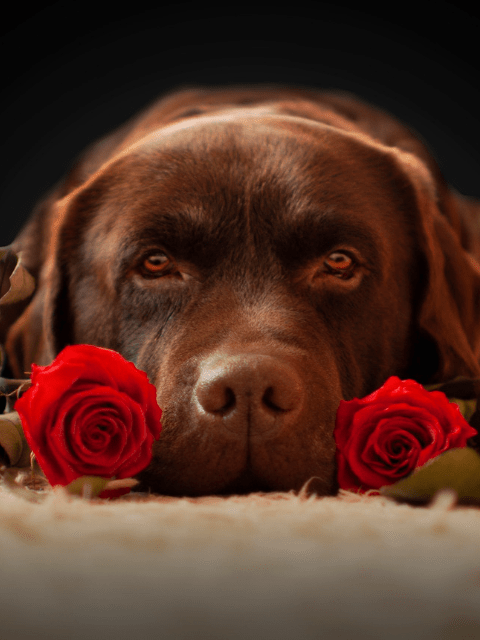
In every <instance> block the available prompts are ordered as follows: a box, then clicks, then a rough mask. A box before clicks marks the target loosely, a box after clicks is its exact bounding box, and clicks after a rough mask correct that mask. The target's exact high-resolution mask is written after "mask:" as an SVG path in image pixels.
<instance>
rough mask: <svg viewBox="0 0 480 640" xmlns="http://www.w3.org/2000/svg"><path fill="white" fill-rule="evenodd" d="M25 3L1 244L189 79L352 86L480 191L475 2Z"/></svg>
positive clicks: (20, 14)
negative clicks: (75, 167)
mask: <svg viewBox="0 0 480 640" xmlns="http://www.w3.org/2000/svg"><path fill="white" fill-rule="evenodd" d="M18 4H19V7H18V9H15V7H14V8H13V13H12V14H11V15H10V16H9V18H8V24H6V23H5V18H4V25H5V26H4V27H3V33H2V38H1V47H2V52H1V53H2V58H1V60H2V85H3V99H2V102H1V107H0V109H1V112H2V125H3V131H2V133H3V135H2V138H3V141H2V155H1V172H2V173H1V181H0V184H1V189H0V216H1V223H2V231H1V233H2V237H1V238H0V244H3V245H5V244H8V243H10V242H11V241H12V239H13V238H14V236H15V234H16V233H17V231H18V230H19V228H20V226H21V224H22V223H23V222H24V221H25V219H26V217H27V215H28V213H29V211H30V210H31V208H32V206H33V204H34V202H35V200H36V199H37V198H39V197H40V196H41V195H42V194H43V193H44V192H45V190H47V189H48V188H50V186H52V185H53V184H54V183H55V182H56V181H57V180H58V179H59V178H60V177H61V175H62V174H63V172H64V171H65V170H66V169H67V168H68V167H69V166H70V165H71V163H72V162H73V160H74V158H75V157H76V156H77V154H78V153H79V152H80V151H81V150H82V149H83V148H84V146H85V145H86V144H88V143H89V142H91V141H93V140H94V139H95V138H97V137H98V136H100V135H102V134H103V133H106V132H107V131H109V130H110V129H112V128H114V127H116V126H117V125H119V124H121V123H122V122H123V121H124V120H125V119H126V118H128V117H129V116H131V115H132V114H133V113H135V111H137V110H138V109H139V108H141V107H142V106H144V105H145V104H146V103H147V102H149V101H151V100H152V99H154V98H155V97H156V96H157V95H158V94H160V93H161V92H163V91H165V90H168V89H171V88H174V87H176V86H178V85H182V84H192V83H206V84H216V83H221V84H225V83H235V82H240V83H248V82H255V83H257V82H264V81H266V82H279V83H292V84H297V85H298V84H300V85H313V86H315V87H326V88H334V87H337V88H342V89H348V90H351V91H354V92H356V93H357V94H359V95H360V96H362V97H363V98H365V99H367V100H369V101H372V102H374V103H376V104H378V105H380V106H382V107H384V108H385V109H388V110H390V111H391V112H393V113H395V114H397V115H398V116H399V117H400V118H402V119H404V120H405V121H407V122H408V123H409V124H411V125H412V126H413V127H414V128H416V129H417V130H418V131H420V132H421V133H422V136H423V137H424V139H425V140H426V141H427V142H428V143H429V145H430V146H431V147H432V148H433V149H434V151H435V153H436V156H437V158H438V160H439V162H440V164H441V166H442V168H443V170H444V173H445V175H446V176H447V179H448V180H449V181H450V182H451V183H452V184H453V185H454V186H455V187H456V188H457V189H458V190H460V191H461V192H463V193H465V194H467V195H474V196H479V197H480V184H479V182H478V178H477V176H478V175H479V172H480V150H479V149H480V124H479V119H478V112H479V104H480V100H479V97H480V96H479V86H478V80H477V78H478V71H479V54H478V49H479V48H478V34H479V27H480V22H479V17H478V10H477V9H475V8H471V9H467V8H463V9H462V8H460V7H459V6H454V5H452V4H450V3H447V2H436V3H429V4H428V5H422V4H421V3H417V4H416V5H410V6H408V5H405V4H404V3H403V4H402V3H400V4H398V3H385V4H383V5H378V4H377V3H372V6H371V8H370V10H369V8H368V7H364V8H362V9H352V8H349V7H348V6H347V5H343V6H339V5H338V4H337V5H335V7H333V6H331V5H329V4H328V3H322V2H311V3H309V2H305V1H302V2H297V3H295V2H293V3H292V5H291V6H290V7H289V6H285V7H283V8H282V7H280V6H279V5H278V4H275V5H262V4H261V3H256V4H252V5H248V4H245V3H243V4H241V5H240V4H238V3H236V4H235V5H234V7H235V8H233V9H232V8H221V7H216V8H213V7H211V6H208V5H205V4H202V3H195V4H190V3H182V2H176V3H175V4H172V5H171V6H169V5H168V4H163V5H160V4H159V5H157V7H158V8H155V9H152V8H147V7H145V8H143V9H142V5H141V3H136V4H135V3H133V2H130V3H128V4H126V5H124V7H123V8H121V7H120V3H118V4H117V3H115V4H114V3H111V4H105V3H101V2H97V3H96V4H91V5H90V4H88V3H87V4H85V3H71V2H68V3H67V2H56V3H53V4H51V5H49V6H48V7H46V8H39V9H38V10H35V8H34V7H32V6H31V7H30V8H29V9H25V5H23V3H22V4H20V3H18ZM358 4H360V3H358ZM422 7H423V8H422ZM425 7H432V9H430V10H425ZM25 11H27V13H25ZM15 12H17V13H15Z"/></svg>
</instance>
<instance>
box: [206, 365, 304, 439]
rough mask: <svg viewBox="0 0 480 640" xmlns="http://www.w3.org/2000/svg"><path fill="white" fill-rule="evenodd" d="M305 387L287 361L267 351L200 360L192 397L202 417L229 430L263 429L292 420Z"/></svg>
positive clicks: (299, 407)
mask: <svg viewBox="0 0 480 640" xmlns="http://www.w3.org/2000/svg"><path fill="white" fill-rule="evenodd" d="M303 398H304V388H303V385H302V382H301V379H300V377H299V375H298V374H297V373H296V371H295V370H294V369H293V367H291V366H290V365H288V364H286V363H283V362H281V361H280V360H279V359H278V358H276V357H273V356H268V355H257V354H242V355H236V356H224V357H218V358H212V359H209V360H207V361H206V362H204V363H203V366H202V368H201V373H200V376H199V378H198V381H197V384H196V386H195V399H196V401H197V406H198V408H199V410H200V412H201V413H202V414H203V417H204V419H207V420H210V421H222V422H223V424H224V425H225V426H226V427H227V428H229V429H231V430H235V431H237V430H244V429H246V428H247V427H248V428H250V429H251V430H252V432H264V431H268V430H270V429H271V428H273V427H280V426H285V425H286V424H288V423H290V422H292V421H293V420H294V419H295V417H296V416H297V415H298V413H299V412H300V410H301V407H302V405H303Z"/></svg>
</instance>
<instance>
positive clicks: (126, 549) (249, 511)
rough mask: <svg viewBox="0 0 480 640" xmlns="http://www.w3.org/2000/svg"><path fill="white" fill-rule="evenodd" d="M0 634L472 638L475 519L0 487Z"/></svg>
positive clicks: (446, 508)
mask: <svg viewBox="0 0 480 640" xmlns="http://www.w3.org/2000/svg"><path fill="white" fill-rule="evenodd" d="M0 558H1V560H0V567H1V569H0V572H1V573H0V575H1V577H2V589H1V591H0V631H1V633H0V637H1V638H2V640H3V639H4V638H5V639H7V638H12V639H15V640H23V639H24V638H25V639H28V638H32V639H34V638H35V639H36V640H43V639H44V638H45V639H47V638H48V639H49V640H56V639H57V638H58V639H62V640H63V639H66V638H68V639H69V640H77V639H80V638H82V639H83V638H88V639H93V638H95V639H97V638H98V639H99V640H110V639H112V640H113V639H115V640H123V639H124V638H125V639H127V638H128V639H131V638H139V639H140V640H149V639H150V638H152V639H153V638H155V639H158V638H172V639H175V640H183V639H184V638H185V639H187V638H192V639H194V638H195V639H197V638H200V639H203V638H205V639H206V638H208V639H214V640H215V639H219V640H220V639H221V640H224V639H225V640H237V639H243V638H248V639H254V640H256V639H259V640H263V639H270V638H272V639H273V638H275V639H276V640H283V639H292V640H293V639H295V640H297V639H298V640H302V639H310V638H311V639H312V640H313V639H315V640H317V639H322V640H323V639H329V638H332V639H333V638H335V639H338V638H346V639H347V638H348V639H350V638H351V639H353V638H355V639H356V638H368V639H373V640H375V639H377V638H378V639H382V640H383V639H384V638H435V639H436V640H443V639H447V638H448V639H450V638H452V639H460V638H462V639H463V638H480V510H478V509H476V508H452V499H451V498H450V497H449V496H448V495H442V496H439V497H438V498H437V499H436V501H435V502H434V503H433V505H432V506H430V507H428V508H424V507H411V506H408V505H405V504H396V503H394V502H391V501H388V500H387V499H386V498H382V497H378V496H371V497H365V496H363V497H360V496H356V495H354V494H350V493H347V492H341V494H340V495H339V496H338V497H332V498H311V497H310V498H307V497H299V496H295V495H293V494H273V495H272V494H271V495H260V494H255V495H251V496H242V497H231V498H225V499H223V498H202V499H197V500H189V499H171V498H162V497H153V496H146V495H141V494H137V495H136V496H135V495H133V496H129V497H125V498H121V499H119V500H116V501H99V500H96V501H88V500H85V499H81V498H77V497H70V496H67V494H66V493H65V492H64V491H63V490H61V489H55V490H47V491H45V492H43V493H40V492H34V491H28V490H27V489H24V488H21V489H18V490H16V489H12V488H11V487H10V486H6V485H3V486H2V487H1V490H0Z"/></svg>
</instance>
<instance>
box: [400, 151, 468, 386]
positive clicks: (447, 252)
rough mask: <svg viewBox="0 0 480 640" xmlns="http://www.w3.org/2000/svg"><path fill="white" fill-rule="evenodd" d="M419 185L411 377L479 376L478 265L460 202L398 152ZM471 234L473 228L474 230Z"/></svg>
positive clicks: (421, 166)
mask: <svg viewBox="0 0 480 640" xmlns="http://www.w3.org/2000/svg"><path fill="white" fill-rule="evenodd" d="M397 157H400V161H401V163H402V165H403V169H404V171H406V172H407V173H408V174H409V177H410V179H411V181H412V182H413V183H414V185H415V197H416V200H417V212H419V215H418V214H417V216H416V217H417V220H416V227H417V237H418V241H419V249H420V252H421V254H422V255H423V258H424V266H425V273H424V274H419V282H420V283H421V285H423V286H421V287H420V290H421V295H420V297H419V300H418V306H417V311H416V313H417V336H416V344H415V346H414V351H415V353H414V354H413V355H414V358H415V360H416V363H415V364H414V365H413V371H412V377H414V376H416V377H417V378H421V380H420V381H421V382H423V383H427V382H437V381H438V382H440V381H446V380H451V379H453V378H456V377H458V376H478V375H480V365H479V358H480V322H479V319H480V266H479V264H478V262H477V261H476V260H475V258H474V257H473V255H471V254H470V253H469V252H468V251H467V250H466V249H465V247H464V246H463V245H462V237H463V238H466V237H467V235H468V233H466V229H465V225H466V219H463V211H462V201H461V199H460V198H458V199H457V198H456V197H455V196H454V194H453V193H452V192H449V191H447V190H446V188H445V185H444V184H435V181H434V179H433V178H432V175H431V173H430V172H429V171H428V170H427V169H426V167H425V165H424V164H423V163H421V162H420V161H418V160H417V159H416V158H414V157H413V156H410V155H409V154H404V153H399V154H398V156H397ZM472 233H473V230H472Z"/></svg>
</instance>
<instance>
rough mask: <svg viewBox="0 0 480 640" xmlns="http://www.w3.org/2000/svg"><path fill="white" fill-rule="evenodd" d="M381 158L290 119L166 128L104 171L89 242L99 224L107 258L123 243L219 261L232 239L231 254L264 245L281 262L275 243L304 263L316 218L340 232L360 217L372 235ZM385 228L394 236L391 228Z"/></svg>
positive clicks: (337, 134) (382, 202)
mask: <svg viewBox="0 0 480 640" xmlns="http://www.w3.org/2000/svg"><path fill="white" fill-rule="evenodd" d="M192 120H194V119H192ZM384 156H385V154H384V153H383V154H382V152H381V150H379V149H378V148H377V147H376V146H375V145H374V144H373V145H372V144H367V143H365V142H364V141H363V140H362V139H361V138H359V137H358V136H356V135H353V134H349V133H345V132H343V131H338V130H336V129H335V128H333V127H331V126H329V125H324V124H322V123H316V122H314V121H310V120H307V119H305V118H299V117H291V116H255V117H253V116H252V117H246V116H245V117H244V116H242V118H237V119H235V118H226V119H225V120H218V119H215V118H213V117H211V116H210V117H208V118H205V119H202V118H198V119H197V120H196V121H193V122H189V123H188V124H185V123H179V124H176V125H171V126H168V127H166V128H164V129H161V130H160V131H159V132H157V133H155V134H152V135H149V136H148V137H147V138H145V139H144V141H143V142H142V143H139V144H137V145H135V146H133V147H132V148H130V151H129V152H128V153H124V154H122V155H121V156H119V157H117V159H116V160H114V161H113V162H112V163H111V165H110V168H108V167H107V169H106V171H105V173H104V174H103V177H104V180H105V182H106V183H107V184H108V180H109V175H110V173H111V175H112V176H114V180H115V182H114V184H113V186H112V185H109V188H108V196H107V197H106V201H105V203H104V205H103V206H102V208H104V213H107V211H108V214H109V215H102V216H101V217H100V218H99V217H97V218H96V221H95V222H94V224H93V227H95V228H93V227H91V232H92V238H98V237H102V234H101V233H98V232H99V231H101V229H99V227H98V224H101V225H102V226H104V230H105V231H107V232H108V235H109V237H110V238H111V239H112V240H113V242H112V243H110V246H111V247H112V250H114V247H115V246H117V247H118V246H120V245H121V246H124V238H127V237H128V238H130V239H131V240H132V241H136V243H137V244H138V245H140V244H142V245H145V244H149V245H150V246H153V245H159V246H163V247H165V248H166V249H169V250H170V251H172V253H173V255H175V256H177V257H178V258H182V257H184V258H185V259H187V258H190V257H192V256H193V255H195V254H196V253H199V254H202V255H201V256H200V255H199V260H200V262H201V263H205V262H208V261H209V260H211V259H213V256H214V255H215V258H216V259H217V258H218V259H221V254H222V253H225V252H228V246H229V245H230V244H231V243H232V240H231V239H232V238H236V239H237V240H236V241H235V243H234V244H235V247H236V250H239V246H240V244H241V245H242V246H243V247H246V246H247V244H248V245H249V247H250V249H252V248H255V247H256V248H257V249H258V248H262V250H265V251H267V250H268V246H269V245H270V244H271V245H272V246H273V245H275V247H276V249H275V253H278V252H280V253H282V243H283V245H284V246H285V247H288V250H287V251H286V252H285V253H288V255H289V256H290V255H292V254H291V247H292V241H293V244H294V245H295V244H297V245H298V249H299V252H300V254H302V255H305V257H307V255H306V254H307V253H308V247H307V245H309V244H311V245H312V250H311V253H312V255H313V254H314V253H316V252H317V251H318V248H319V244H318V238H319V236H321V235H322V234H323V227H322V226H321V224H322V223H321V221H322V219H326V220H327V221H328V219H329V218H330V219H334V220H337V222H338V220H339V219H341V221H342V225H341V226H342V228H343V227H345V231H348V225H347V224H346V223H347V222H348V221H350V222H353V223H354V222H355V220H356V221H358V220H359V218H362V221H361V225H359V226H361V227H362V228H365V225H366V226H367V227H369V228H370V229H371V230H372V231H373V235H376V234H375V233H374V228H375V226H377V224H378V223H379V221H380V216H381V215H386V216H388V214H389V209H388V207H389V206H391V201H392V198H391V197H389V195H388V189H389V187H388V184H387V183H388V182H389V180H388V179H387V175H386V174H388V171H389V170H391V167H390V166H389V164H391V163H389V162H387V160H386V159H385V157H384ZM105 208H106V210H107V211H106V210H105ZM119 211H121V213H122V215H121V216H120V215H119ZM339 213H340V214H341V216H340V218H339V216H338V214H339ZM319 223H320V227H319ZM336 226H337V227H338V224H337V225H336ZM389 226H390V227H392V233H393V234H395V230H394V227H395V223H394V222H392V221H391V220H390V222H389ZM354 227H355V225H353V227H352V229H354ZM341 231H342V229H339V228H337V229H336V231H335V232H336V233H337V235H341ZM352 233H354V231H352ZM112 234H113V236H115V238H116V240H115V238H114V237H113V236H112ZM326 235H328V234H326ZM103 237H105V235H104V234H103ZM297 240H300V241H299V242H296V241H297ZM326 240H327V244H328V238H326ZM240 241H242V242H240ZM93 242H94V243H95V241H94V240H93ZM130 244H131V245H132V242H131V243H130ZM102 249H103V251H105V244H104V245H103V247H102ZM222 249H223V251H222ZM131 250H133V246H132V247H131ZM127 251H130V249H127ZM225 255H226V254H225ZM209 256H211V257H209Z"/></svg>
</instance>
